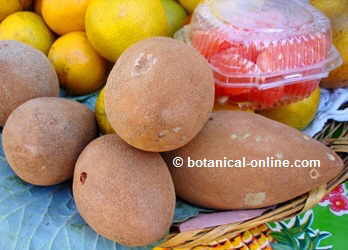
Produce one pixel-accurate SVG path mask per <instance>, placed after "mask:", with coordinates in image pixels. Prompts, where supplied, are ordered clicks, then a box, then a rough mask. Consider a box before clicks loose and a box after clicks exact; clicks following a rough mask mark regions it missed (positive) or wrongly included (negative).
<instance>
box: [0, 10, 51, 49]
mask: <svg viewBox="0 0 348 250" xmlns="http://www.w3.org/2000/svg"><path fill="white" fill-rule="evenodd" d="M0 40H17V41H20V42H23V43H25V44H28V45H30V46H32V47H34V48H36V49H38V50H41V51H42V52H43V53H45V54H47V52H48V50H49V48H50V47H51V45H52V43H53V41H54V35H53V34H52V33H51V31H50V30H49V29H48V27H47V26H46V24H45V23H44V21H43V20H42V18H41V17H40V16H39V15H37V14H35V13H33V12H29V11H20V12H16V13H14V14H12V15H10V16H8V17H7V18H5V20H3V21H2V23H1V24H0Z"/></svg>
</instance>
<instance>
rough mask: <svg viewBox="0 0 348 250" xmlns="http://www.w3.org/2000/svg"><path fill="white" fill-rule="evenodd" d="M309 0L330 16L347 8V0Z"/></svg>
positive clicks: (338, 13)
mask: <svg viewBox="0 0 348 250" xmlns="http://www.w3.org/2000/svg"><path fill="white" fill-rule="evenodd" d="M310 2H311V4H312V5H313V6H314V7H316V8H318V9H319V10H321V11H322V12H323V13H324V14H325V15H327V16H328V17H331V18H334V17H337V16H339V15H341V14H343V13H345V12H346V11H347V10H348V0H311V1H310Z"/></svg>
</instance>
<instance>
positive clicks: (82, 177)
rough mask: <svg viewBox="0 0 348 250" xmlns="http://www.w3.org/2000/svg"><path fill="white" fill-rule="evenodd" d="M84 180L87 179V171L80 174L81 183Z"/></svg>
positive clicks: (83, 182)
mask: <svg viewBox="0 0 348 250" xmlns="http://www.w3.org/2000/svg"><path fill="white" fill-rule="evenodd" d="M86 180H87V173H85V172H83V173H81V175H80V182H81V184H82V185H83V184H85V182H86Z"/></svg>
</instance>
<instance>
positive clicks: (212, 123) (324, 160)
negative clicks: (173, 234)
mask: <svg viewBox="0 0 348 250" xmlns="http://www.w3.org/2000/svg"><path fill="white" fill-rule="evenodd" d="M175 156H180V157H182V158H183V159H187V157H191V159H193V160H197V159H204V158H206V159H208V160H224V157H227V159H230V160H242V157H246V158H247V160H249V161H251V160H259V159H260V160H265V159H266V157H267V156H268V157H274V159H284V160H289V161H290V162H291V163H294V161H295V160H321V166H320V168H252V167H246V168H197V167H194V168H188V167H186V166H187V163H186V162H187V161H186V162H185V163H184V167H182V168H175V167H173V166H171V167H170V171H171V173H172V177H173V180H174V184H175V188H176V192H177V195H178V196H180V197H182V198H183V199H185V200H187V201H189V202H191V203H193V204H197V205H201V206H204V207H208V208H215V209H249V208H260V207H267V206H271V205H274V204H278V203H280V202H284V201H287V200H290V199H292V198H294V197H296V196H299V195H301V194H303V193H306V192H307V191H309V190H311V189H313V188H315V187H318V186H320V185H321V184H324V183H326V182H327V181H328V180H330V179H332V178H334V177H335V176H336V175H338V173H339V172H340V170H341V169H342V168H343V162H342V160H341V159H340V158H339V157H338V156H337V155H336V154H335V153H334V152H333V151H332V150H331V149H329V148H327V147H326V146H324V145H323V144H321V143H320V142H318V141H315V140H313V139H311V138H309V137H307V136H305V135H303V134H302V133H301V132H299V131H297V130H296V129H293V128H290V127H288V126H286V125H284V124H281V123H278V122H275V121H272V120H270V119H267V118H264V117H262V116H260V115H256V114H252V113H249V112H239V111H221V112H217V113H214V114H213V115H212V117H211V120H209V122H208V123H207V125H206V127H205V128H204V129H203V130H202V131H201V133H200V134H199V135H198V136H196V137H195V139H193V141H192V142H190V143H189V144H188V145H186V146H185V147H184V148H181V149H179V150H176V151H174V152H171V153H166V154H164V157H165V159H166V161H167V163H168V164H170V165H172V163H171V162H172V159H173V157H175ZM311 176H312V177H313V178H312V177H311Z"/></svg>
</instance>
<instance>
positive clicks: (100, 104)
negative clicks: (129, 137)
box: [95, 89, 115, 134]
mask: <svg viewBox="0 0 348 250" xmlns="http://www.w3.org/2000/svg"><path fill="white" fill-rule="evenodd" d="M104 91H105V89H102V90H101V91H100V93H99V96H98V98H97V102H96V105H95V115H96V118H97V122H98V126H99V129H100V131H101V132H102V133H103V134H113V133H115V131H114V129H113V128H112V127H111V124H110V123H109V120H108V118H107V117H106V113H105V104H104Z"/></svg>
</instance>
